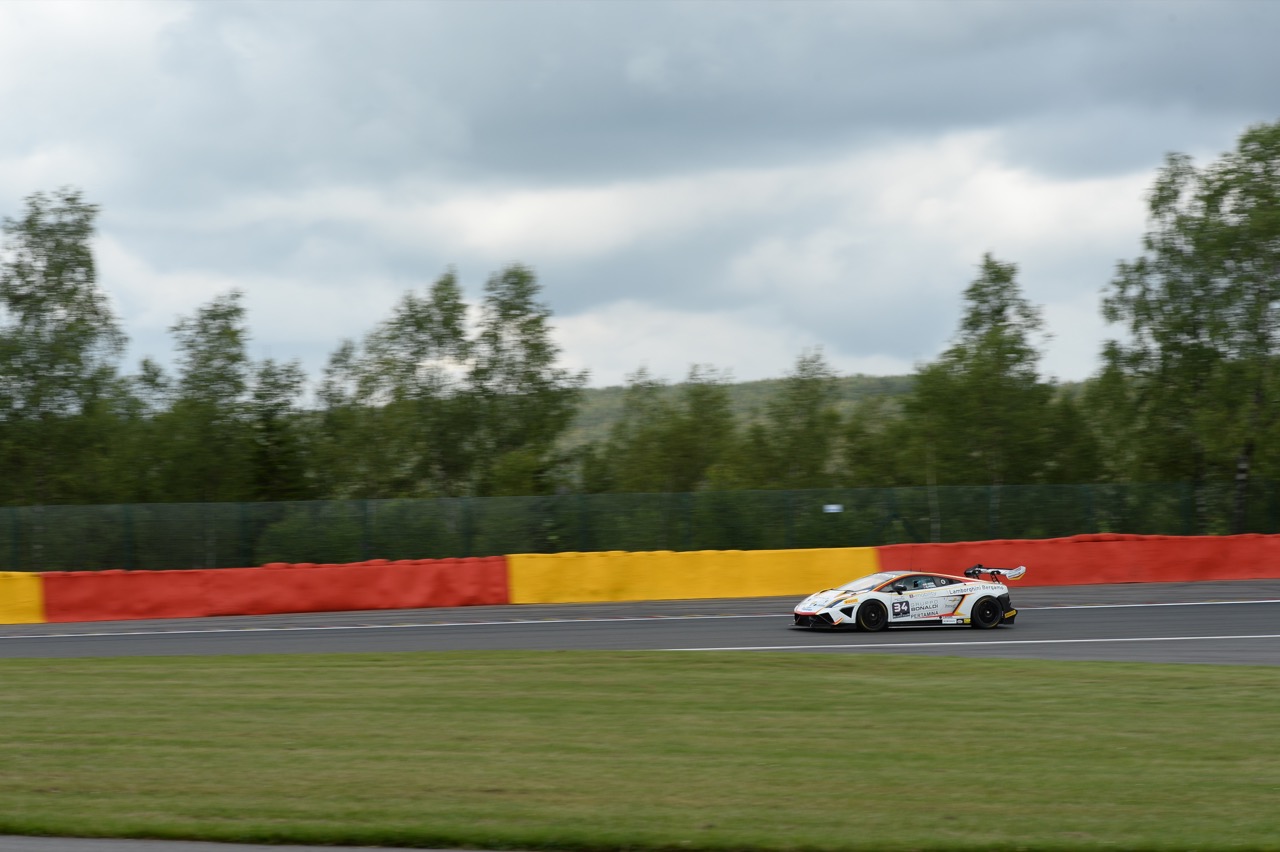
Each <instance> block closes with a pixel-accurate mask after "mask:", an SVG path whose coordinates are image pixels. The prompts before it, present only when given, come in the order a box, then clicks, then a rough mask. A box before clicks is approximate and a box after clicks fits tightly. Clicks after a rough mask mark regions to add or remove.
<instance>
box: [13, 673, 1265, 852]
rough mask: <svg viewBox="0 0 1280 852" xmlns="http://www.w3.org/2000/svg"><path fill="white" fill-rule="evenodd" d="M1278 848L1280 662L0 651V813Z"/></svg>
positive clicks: (480, 834)
mask: <svg viewBox="0 0 1280 852" xmlns="http://www.w3.org/2000/svg"><path fill="white" fill-rule="evenodd" d="M4 833H11V834H12V833H19V834H57V835H80V836H99V837H102V836H118V837H139V838H141V837H168V838H190V839H204V840H232V841H254V842H282V843H283V842H290V843H327V844H353V845H400V846H477V847H487V848H495V847H511V848H530V849H532V848H556V849H576V850H623V849H626V850H646V849H669V850H699V849H717V850H721V849H723V850H730V849H732V850H746V849H764V850H792V849H794V850H801V849H811V850H819V849H832V850H834V849H857V848H865V849H919V848H930V849H933V848H948V849H957V848H959V849H964V848H972V849H992V848H1008V849H1044V848H1064V849H1066V848H1070V849H1078V848H1082V847H1085V848H1087V847H1093V848H1103V847H1106V848H1124V849H1132V848H1152V849H1163V848H1168V849H1192V848H1195V849H1259V848H1271V849H1280V669H1274V668H1253V667H1227V666H1223V667H1210V666H1190V665H1180V666H1173V665H1169V666H1153V665H1138V664H1116V663H1059V662H1032V661H1025V662H996V661H985V660H958V659H956V660H949V659H938V658H924V657H920V658H910V657H902V656H895V657H870V656H834V655H823V656H818V655H795V654H755V655H750V654H737V655H734V654H671V653H587V652H583V653H578V652H571V653H568V652H565V653H501V654H496V653H446V654H439V653H433V654H384V655H359V656H357V655H343V656H287V657H218V658H203V657H201V658H145V659H144V658H136V659H134V658H130V659H105V660H103V659H97V660H7V661H0V834H4Z"/></svg>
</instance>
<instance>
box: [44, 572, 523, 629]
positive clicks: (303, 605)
mask: <svg viewBox="0 0 1280 852" xmlns="http://www.w3.org/2000/svg"><path fill="white" fill-rule="evenodd" d="M42 576H43V578H44V587H45V614H46V619H47V620H48V621H50V622H57V621H117V620H127V619H142V618H195V617H201V616H211V615H267V614H270V613H286V612H333V611H344V610H361V609H411V608H415V607H453V606H477V605H483V604H504V603H507V602H508V593H507V586H508V583H507V560H506V557H504V556H493V557H484V558H469V559H425V560H414V561H402V562H391V563H388V562H386V561H385V560H376V561H375V562H372V563H355V564H351V565H312V566H308V567H300V566H295V565H285V564H282V563H277V564H274V565H270V566H264V567H262V568H218V569H208V570H191V571H74V572H55V573H46V574H43V575H42Z"/></svg>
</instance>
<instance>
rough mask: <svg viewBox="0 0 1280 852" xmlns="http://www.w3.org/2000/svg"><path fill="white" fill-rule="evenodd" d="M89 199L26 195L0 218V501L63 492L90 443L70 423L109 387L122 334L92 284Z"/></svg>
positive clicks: (64, 495)
mask: <svg viewBox="0 0 1280 852" xmlns="http://www.w3.org/2000/svg"><path fill="white" fill-rule="evenodd" d="M97 213H98V208H97V206H96V205H93V204H89V203H87V202H86V201H85V200H84V198H83V196H82V195H81V193H80V191H79V190H76V189H72V188H63V189H60V190H58V191H56V192H54V193H52V194H45V193H40V192H37V193H34V194H32V195H30V196H28V198H27V200H26V210H25V212H24V214H23V215H22V216H21V217H19V218H17V219H10V218H6V219H5V220H4V236H5V245H4V254H3V257H2V258H0V430H2V433H0V445H2V446H0V449H2V450H3V452H4V458H3V470H4V473H5V476H4V480H5V481H6V490H7V492H8V493H7V499H9V500H10V501H14V502H21V503H36V504H41V503H48V502H56V501H60V500H66V499H68V498H69V497H71V496H73V495H74V494H75V479H76V474H75V470H76V464H77V462H78V461H79V460H81V459H82V457H83V456H84V453H85V452H86V451H87V450H88V449H89V448H88V447H86V446H85V445H84V444H83V443H81V442H80V441H79V440H78V439H77V438H76V437H75V434H76V430H75V429H74V428H71V429H69V428H68V427H69V425H70V424H72V423H73V421H75V420H76V419H77V418H83V417H85V416H87V415H88V414H89V413H90V412H91V410H93V409H94V408H95V406H96V405H97V403H98V402H99V401H100V400H102V399H103V398H104V397H105V396H109V395H110V394H111V393H112V392H113V390H114V384H113V383H114V381H115V369H116V364H117V362H118V360H119V357H120V354H121V352H122V351H123V348H124V343H125V338H124V335H123V334H122V333H121V332H120V330H119V327H118V325H117V322H116V318H115V316H114V313H113V312H112V310H111V307H110V304H109V303H108V301H107V298H106V296H105V294H104V293H103V292H102V291H101V290H100V289H99V288H98V284H97V269H96V265H95V263H94V258H93V251H92V247H91V245H90V242H91V240H92V237H93V233H94V221H95V219H96V217H97Z"/></svg>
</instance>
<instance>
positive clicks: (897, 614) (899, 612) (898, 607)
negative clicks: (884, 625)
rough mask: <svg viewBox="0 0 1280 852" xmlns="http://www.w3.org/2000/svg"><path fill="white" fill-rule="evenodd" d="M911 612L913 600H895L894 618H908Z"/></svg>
mask: <svg viewBox="0 0 1280 852" xmlns="http://www.w3.org/2000/svg"><path fill="white" fill-rule="evenodd" d="M910 614H911V601H894V602H893V617H894V618H906V617H907V616H908V615H910Z"/></svg>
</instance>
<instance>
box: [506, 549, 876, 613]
mask: <svg viewBox="0 0 1280 852" xmlns="http://www.w3.org/2000/svg"><path fill="white" fill-rule="evenodd" d="M507 564H508V570H509V582H510V584H511V602H512V603H579V602H590V601H658V600H693V599H699V598H757V597H773V596H779V595H798V596H802V597H803V596H804V595H807V594H810V593H811V592H816V591H819V590H821V589H828V588H831V587H833V586H838V585H840V584H841V583H847V582H848V581H850V580H853V579H856V578H857V577H861V576H863V575H864V574H872V573H874V572H876V571H878V570H880V557H879V554H878V553H877V551H876V548H874V547H841V548H822V549H812V550H699V551H690V552H680V553H676V552H672V551H669V550H657V551H648V552H637V553H633V552H629V551H607V552H603V553H528V554H516V555H513V556H508V557H507Z"/></svg>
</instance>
